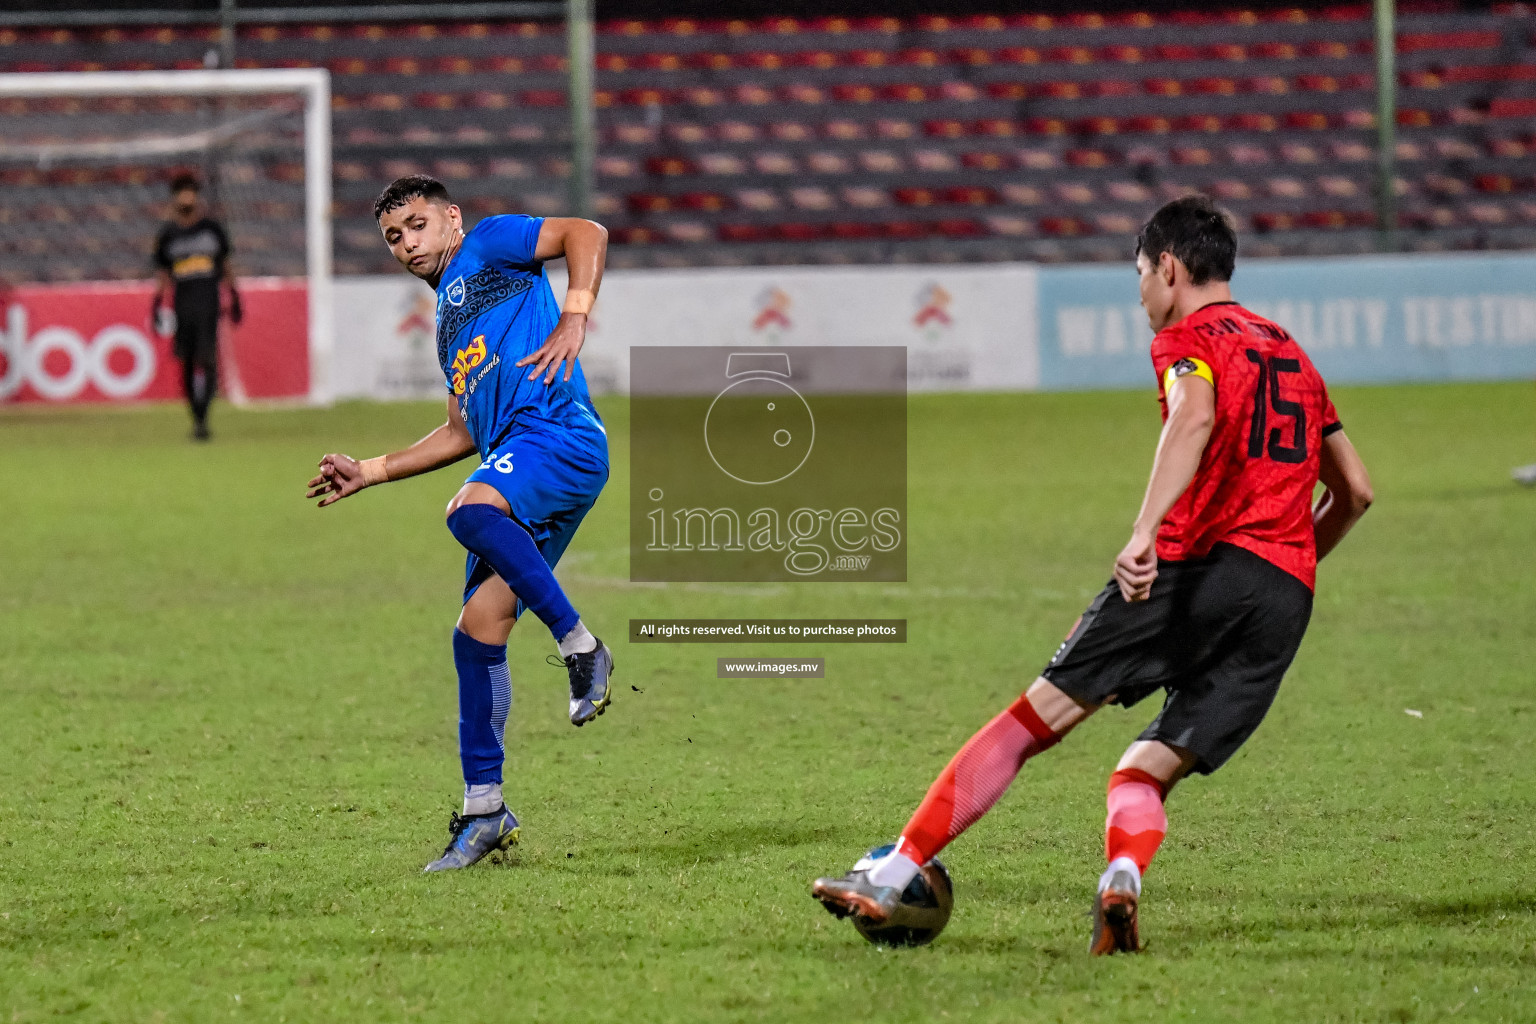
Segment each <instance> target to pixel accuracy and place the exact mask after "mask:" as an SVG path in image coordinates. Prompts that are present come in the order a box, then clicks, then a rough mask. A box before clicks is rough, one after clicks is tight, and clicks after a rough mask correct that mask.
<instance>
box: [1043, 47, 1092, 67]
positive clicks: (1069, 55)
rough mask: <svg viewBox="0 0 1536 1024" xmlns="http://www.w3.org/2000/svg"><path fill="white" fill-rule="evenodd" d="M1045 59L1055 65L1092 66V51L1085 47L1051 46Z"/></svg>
mask: <svg viewBox="0 0 1536 1024" xmlns="http://www.w3.org/2000/svg"><path fill="white" fill-rule="evenodd" d="M1045 59H1046V60H1048V61H1051V62H1053V63H1056V64H1092V63H1093V51H1092V50H1090V49H1088V47H1086V46H1052V47H1050V48H1049V49H1047V50H1046V51H1045Z"/></svg>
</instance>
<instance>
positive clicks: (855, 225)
mask: <svg viewBox="0 0 1536 1024" xmlns="http://www.w3.org/2000/svg"><path fill="white" fill-rule="evenodd" d="M828 234H829V235H830V236H831V237H833V238H843V239H848V240H850V241H858V240H861V239H866V238H878V237H879V235H880V229H879V227H877V226H876V225H874V224H870V223H868V222H867V221H862V220H839V221H833V222H832V224H831V225H829V226H828Z"/></svg>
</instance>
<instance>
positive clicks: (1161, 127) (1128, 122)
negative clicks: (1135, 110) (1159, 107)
mask: <svg viewBox="0 0 1536 1024" xmlns="http://www.w3.org/2000/svg"><path fill="white" fill-rule="evenodd" d="M1120 125H1121V127H1122V128H1124V129H1125V130H1126V131H1132V132H1150V133H1152V134H1155V135H1164V134H1167V133H1168V132H1169V131H1171V130H1172V128H1173V122H1172V121H1170V120H1168V119H1167V118H1166V117H1162V116H1159V115H1156V114H1137V115H1136V116H1135V117H1128V118H1126V119H1125V120H1124V121H1122V122H1121V123H1120Z"/></svg>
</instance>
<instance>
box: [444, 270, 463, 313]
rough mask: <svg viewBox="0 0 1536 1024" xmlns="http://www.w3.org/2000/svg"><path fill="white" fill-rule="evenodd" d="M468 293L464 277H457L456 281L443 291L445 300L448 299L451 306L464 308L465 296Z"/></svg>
mask: <svg viewBox="0 0 1536 1024" xmlns="http://www.w3.org/2000/svg"><path fill="white" fill-rule="evenodd" d="M466 291H467V289H466V288H465V287H464V278H463V277H462V276H461V277H457V278H455V279H454V281H453V283H452V284H450V285H449V286H448V287H447V288H445V289H443V298H445V299H447V300H448V302H449V304H450V305H454V306H462V305H464V295H465V292H466Z"/></svg>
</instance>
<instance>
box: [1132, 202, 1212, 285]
mask: <svg viewBox="0 0 1536 1024" xmlns="http://www.w3.org/2000/svg"><path fill="white" fill-rule="evenodd" d="M1165 252H1171V253H1173V254H1174V256H1176V257H1178V260H1179V262H1180V263H1182V264H1184V268H1185V269H1186V270H1188V271H1189V280H1190V283H1192V284H1196V285H1202V284H1205V283H1207V282H1209V281H1230V280H1232V268H1233V266H1234V265H1235V264H1236V262H1237V230H1236V229H1235V228H1234V227H1233V226H1232V218H1231V216H1230V215H1229V214H1227V212H1226V211H1225V210H1221V209H1218V208H1217V206H1216V204H1215V203H1213V202H1211V200H1210V199H1209V198H1208V197H1206V196H1185V197H1184V198H1183V199H1175V200H1174V201H1173V202H1171V203H1167V204H1165V205H1164V206H1163V208H1162V209H1160V210H1158V211H1157V212H1156V213H1154V214H1153V215H1152V219H1151V220H1149V221H1147V223H1146V225H1145V226H1144V227H1143V228H1142V229H1141V234H1139V235H1137V236H1136V255H1138V256H1140V255H1142V254H1143V253H1145V254H1146V257H1147V259H1149V260H1151V261H1152V262H1153V263H1156V262H1157V258H1158V257H1159V256H1161V255H1162V254H1163V253H1165Z"/></svg>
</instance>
